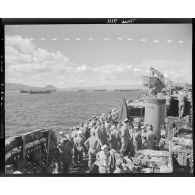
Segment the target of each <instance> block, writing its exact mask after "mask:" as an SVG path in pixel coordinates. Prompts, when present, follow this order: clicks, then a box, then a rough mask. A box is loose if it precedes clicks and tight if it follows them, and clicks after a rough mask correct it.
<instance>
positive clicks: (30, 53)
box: [5, 35, 192, 88]
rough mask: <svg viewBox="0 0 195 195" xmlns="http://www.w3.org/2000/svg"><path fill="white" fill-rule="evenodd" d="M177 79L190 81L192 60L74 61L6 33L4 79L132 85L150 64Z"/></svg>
mask: <svg viewBox="0 0 195 195" xmlns="http://www.w3.org/2000/svg"><path fill="white" fill-rule="evenodd" d="M151 66H152V67H154V68H156V69H157V70H159V71H160V72H162V73H164V74H165V75H166V76H167V77H168V78H169V79H170V80H173V81H176V82H178V81H179V80H181V79H182V81H189V82H190V81H191V80H192V70H191V66H192V62H191V60H189V61H171V60H163V59H162V60H149V59H148V60H147V59H146V60H144V61H142V62H141V63H139V64H127V63H123V62H121V63H118V64H117V63H110V64H109V63H108V64H99V65H97V66H94V65H93V64H77V63H74V62H73V61H71V60H70V59H69V57H67V56H65V55H64V54H63V53H62V52H60V51H55V52H50V51H48V50H46V49H43V48H39V47H37V46H36V45H35V43H34V42H33V41H31V40H30V39H28V38H23V37H21V36H19V35H15V36H6V41H5V75H6V82H15V83H23V84H27V85H34V86H44V85H47V84H53V85H55V86H56V87H60V88H66V87H78V86H96V85H102V86H104V85H131V84H138V83H141V82H142V76H143V75H148V74H149V69H150V67H151Z"/></svg>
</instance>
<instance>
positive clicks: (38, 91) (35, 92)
mask: <svg viewBox="0 0 195 195" xmlns="http://www.w3.org/2000/svg"><path fill="white" fill-rule="evenodd" d="M55 91H56V90H48V89H47V90H29V91H28V90H20V93H29V94H45V93H51V92H55Z"/></svg>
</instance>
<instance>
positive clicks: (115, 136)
mask: <svg viewBox="0 0 195 195" xmlns="http://www.w3.org/2000/svg"><path fill="white" fill-rule="evenodd" d="M110 142H111V145H112V148H113V149H115V150H116V151H119V149H120V146H121V137H120V131H119V130H118V129H117V128H116V127H115V126H114V125H113V126H112V131H111V140H110Z"/></svg>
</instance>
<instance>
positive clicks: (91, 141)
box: [84, 130, 101, 170]
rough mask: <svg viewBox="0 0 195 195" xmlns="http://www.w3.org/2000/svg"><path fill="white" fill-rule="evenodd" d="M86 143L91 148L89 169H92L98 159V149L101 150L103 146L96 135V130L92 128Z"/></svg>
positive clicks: (89, 151)
mask: <svg viewBox="0 0 195 195" xmlns="http://www.w3.org/2000/svg"><path fill="white" fill-rule="evenodd" d="M84 144H85V146H86V147H87V148H89V150H88V156H89V161H88V166H89V170H91V168H92V164H93V163H94V162H95V160H96V154H97V153H98V151H99V150H100V147H101V142H100V140H99V139H98V138H96V137H95V131H94V130H91V137H89V138H88V139H87V140H86V141H85V143H84Z"/></svg>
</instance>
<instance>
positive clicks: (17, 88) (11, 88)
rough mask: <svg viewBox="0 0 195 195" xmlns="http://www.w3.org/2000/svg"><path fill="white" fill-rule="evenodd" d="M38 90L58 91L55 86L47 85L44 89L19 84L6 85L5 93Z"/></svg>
mask: <svg viewBox="0 0 195 195" xmlns="http://www.w3.org/2000/svg"><path fill="white" fill-rule="evenodd" d="M36 89H47V90H58V88H56V87H54V86H53V85H46V86H44V87H36V86H29V85H24V84H18V83H5V91H20V90H36Z"/></svg>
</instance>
